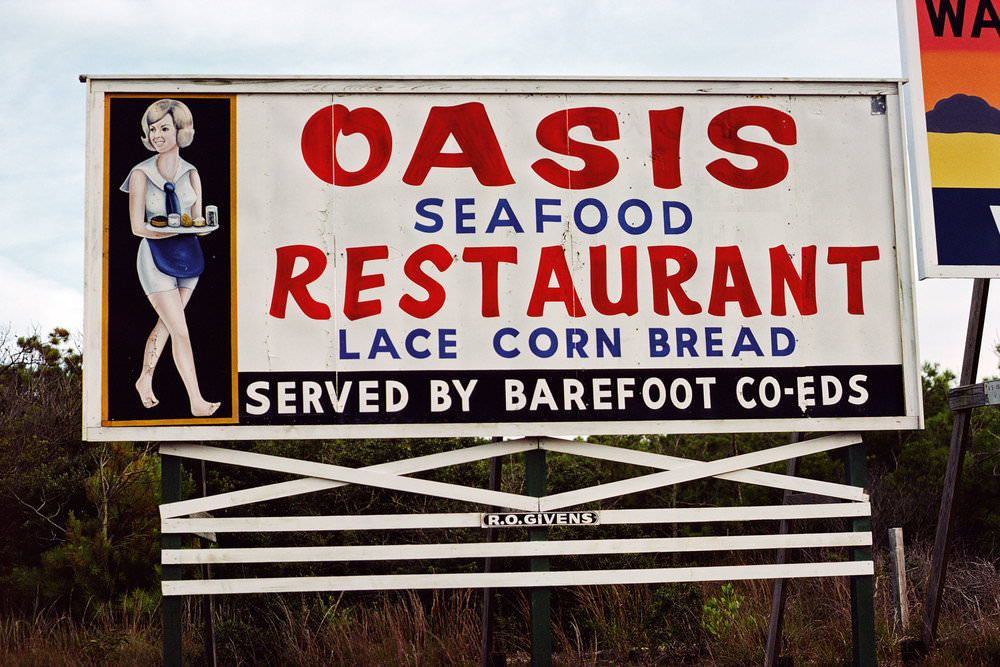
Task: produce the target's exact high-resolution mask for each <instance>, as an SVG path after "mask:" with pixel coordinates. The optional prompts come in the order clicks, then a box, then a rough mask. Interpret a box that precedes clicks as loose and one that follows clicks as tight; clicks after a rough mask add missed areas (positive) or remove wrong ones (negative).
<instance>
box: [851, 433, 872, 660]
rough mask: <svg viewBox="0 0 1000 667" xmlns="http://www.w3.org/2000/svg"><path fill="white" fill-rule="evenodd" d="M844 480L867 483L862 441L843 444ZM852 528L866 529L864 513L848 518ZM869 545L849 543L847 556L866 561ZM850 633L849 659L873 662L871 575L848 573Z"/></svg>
mask: <svg viewBox="0 0 1000 667" xmlns="http://www.w3.org/2000/svg"><path fill="white" fill-rule="evenodd" d="M845 468H846V471H845V472H846V473H847V474H846V476H847V483H848V484H850V485H851V486H857V487H861V488H866V487H867V486H868V465H867V463H866V462H865V446H864V443H860V444H857V445H852V446H851V447H848V448H847V459H846V461H845ZM851 528H852V530H853V531H854V532H856V533H857V532H870V531H871V520H870V519H869V518H868V517H863V518H855V519H852V520H851ZM871 559H872V548H871V546H866V547H853V548H852V549H851V560H854V561H862V560H863V561H870V560H871ZM851 634H852V636H853V642H852V644H853V647H854V648H853V654H854V655H853V662H852V664H853V665H855V667H867V666H869V665H871V666H874V665H875V664H877V661H876V659H875V587H874V582H873V581H872V576H871V575H861V576H852V577H851Z"/></svg>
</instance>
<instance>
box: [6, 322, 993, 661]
mask: <svg viewBox="0 0 1000 667" xmlns="http://www.w3.org/2000/svg"><path fill="white" fill-rule="evenodd" d="M0 355H3V356H2V357H0V663H2V664H14V665H43V664H74V665H76V664H79V665H91V664H95V665H96V664H102V665H104V664H112V665H114V664H122V665H127V664H140V663H149V662H151V663H155V662H157V661H158V659H159V655H160V646H159V644H160V639H159V632H160V628H159V592H158V582H159V569H158V565H157V563H158V561H159V535H158V527H159V519H158V512H157V504H158V502H159V498H158V495H159V458H158V455H157V453H156V450H155V447H153V446H151V444H150V443H140V442H136V443H131V442H116V443H84V442H82V441H81V440H80V431H81V426H80V424H81V419H80V397H81V368H82V360H81V358H80V355H79V353H78V352H77V351H76V350H75V349H74V345H73V341H72V340H71V337H70V335H69V334H68V332H66V331H63V330H56V331H53V332H52V333H51V334H50V335H48V336H46V337H40V336H28V337H23V338H18V339H16V340H12V339H10V338H9V337H8V338H7V339H3V337H2V336H0ZM952 380H953V377H952V376H951V374H950V373H948V372H946V371H941V370H940V369H939V368H937V367H935V366H926V367H925V368H924V373H923V382H924V405H925V412H926V422H927V427H926V429H925V430H923V431H912V432H899V433H896V432H880V433H869V434H864V439H865V443H866V451H867V455H868V462H869V480H870V486H871V492H872V499H873V503H874V507H875V514H874V516H873V535H874V538H875V548H874V554H875V560H876V570H877V572H876V586H875V590H876V618H877V628H876V630H877V637H878V651H879V660H880V662H882V663H883V664H898V663H899V661H900V656H899V642H900V640H901V639H903V638H904V637H906V636H910V637H914V636H916V635H917V634H918V633H919V623H920V614H921V608H920V605H921V603H922V599H923V586H924V583H925V581H926V578H927V572H928V570H929V568H930V554H929V551H930V548H929V545H930V543H931V541H932V540H933V536H934V527H935V523H936V521H937V510H938V504H939V501H940V494H941V484H942V477H943V471H944V465H945V460H946V458H947V451H948V439H949V436H950V430H951V415H950V413H949V411H948V408H947V391H948V388H949V383H950V382H951V381H952ZM998 437H1000V413H998V411H997V410H996V409H994V408H989V409H982V410H977V411H976V412H975V414H974V419H973V428H972V438H973V446H972V447H971V448H970V450H969V454H968V457H967V460H966V463H965V472H964V476H963V485H962V488H961V491H960V498H959V507H961V511H960V512H959V514H958V516H957V522H956V525H955V528H954V532H953V544H954V554H955V555H954V557H953V560H952V563H951V566H950V567H949V575H948V584H949V585H948V592H947V594H946V596H945V608H944V610H943V616H942V620H941V624H940V626H939V639H940V644H941V645H940V647H939V649H938V650H936V651H935V652H933V653H932V654H931V655H930V656H928V657H927V658H926V659H924V661H923V662H922V663H921V664H927V665H945V664H949V665H950V664H963V665H975V664H998V663H1000V621H998V619H1000V602H998V600H1000V578H998V575H997V571H996V563H997V561H998V559H1000V542H998V541H1000V484H998V481H997V476H998V474H1000V473H998V470H1000V440H998ZM593 440H594V441H595V442H599V443H603V444H609V445H615V446H621V447H630V448H635V449H641V450H645V451H650V452H656V453H662V454H669V455H672V456H680V457H685V458H692V459H701V460H712V459H717V458H721V457H725V456H731V455H733V454H739V453H746V452H749V451H754V450H758V449H762V448H766V447H772V446H775V445H779V444H784V443H786V442H787V441H788V436H787V434H749V435H703V436H693V435H670V436H667V435H650V436H605V437H599V438H594V439H593ZM473 442H474V441H473V440H459V439H410V440H399V441H393V442H389V441H374V440H360V441H323V442H297V441H280V442H270V441H261V442H250V443H229V444H228V446H232V447H236V448H244V449H249V450H252V451H257V452H261V453H267V454H273V455H279V456H289V457H296V458H303V459H309V460H315V461H321V462H328V463H337V464H339V465H347V466H353V467H359V466H365V465H372V464H375V463H381V462H384V461H389V460H395V459H401V458H410V457H414V456H420V455H425V454H430V453H434V452H438V451H442V450H446V449H453V448H456V447H463V446H468V445H469V444H473ZM770 469H771V470H772V471H773V472H784V464H780V465H778V464H776V465H774V466H772V467H771V468H770ZM548 470H549V490H550V492H553V493H558V492H560V491H566V490H570V489H574V488H579V487H582V486H590V485H593V484H598V483H607V482H612V481H615V480H619V479H624V478H627V477H629V476H632V475H635V474H636V473H637V472H646V471H642V470H640V471H636V470H635V469H634V468H632V467H630V466H626V465H624V464H618V463H613V462H598V461H594V460H589V459H584V458H581V457H574V456H568V455H562V454H552V453H550V454H549V457H548ZM801 474H802V475H803V476H807V477H811V478H814V479H825V480H830V481H841V480H842V479H843V476H844V471H843V462H842V461H841V459H840V458H839V455H829V456H827V455H819V456H812V457H809V458H807V459H805V460H804V461H803V462H802V472H801ZM421 476H422V477H426V478H430V479H436V480H441V481H447V482H453V483H461V484H467V485H470V486H479V487H483V486H486V485H487V480H488V463H487V462H477V463H472V464H466V465H461V466H455V467H453V468H449V469H443V470H436V471H433V472H429V473H426V474H422V475H421ZM285 479H287V477H284V476H282V475H278V474H273V473H268V472H265V471H255V470H248V469H242V470H239V471H237V470H234V469H232V468H228V467H225V466H209V469H208V480H207V484H208V487H209V490H210V492H211V493H218V492H224V491H230V490H234V489H238V488H246V487H250V486H255V485H258V484H265V483H270V482H275V481H283V480H285ZM522 485H523V460H522V459H521V457H507V458H505V460H504V466H503V475H502V483H501V487H502V489H503V490H505V491H514V492H520V491H522ZM187 486H188V488H187V490H186V494H187V495H192V494H193V492H194V484H193V482H192V481H191V478H190V477H188V478H187ZM780 502H781V492H780V491H778V490H773V489H766V488H763V487H752V486H741V485H737V484H733V483H731V482H726V481H723V480H707V481H704V482H699V483H695V484H685V485H681V486H678V487H668V488H663V489H657V490H653V491H647V492H643V493H638V494H633V495H630V496H628V497H623V498H617V499H613V500H611V501H608V502H606V503H603V504H600V505H599V507H601V508H605V509H607V508H616V509H618V508H640V507H695V506H728V505H734V504H774V503H780ZM241 509H242V510H243V511H242V512H236V511H233V512H231V514H232V515H234V516H237V515H240V514H245V513H246V509H245V508H241ZM468 510H469V508H468V507H467V506H465V505H463V504H461V503H457V502H452V501H446V500H442V499H435V498H427V497H418V496H413V495H410V494H405V493H394V492H375V491H372V490H370V489H366V488H360V487H354V486H350V487H345V488H342V489H337V490H335V491H329V492H323V493H316V494H306V495H303V496H294V497H290V498H285V499H282V500H279V501H270V502H267V503H263V504H261V505H260V507H259V508H255V509H254V510H253V511H254V513H261V514H266V515H276V516H285V515H296V514H381V513H399V512H413V511H424V512H445V511H468ZM220 515H224V513H220ZM810 523H813V522H800V523H799V524H797V525H796V526H795V528H794V529H795V530H797V531H806V530H811V529H815V528H818V529H823V530H828V529H831V528H833V529H838V530H839V529H843V528H842V522H840V523H837V522H815V524H816V525H808V524H810ZM893 526H902V527H903V528H904V534H905V536H906V540H907V544H906V549H907V552H906V553H907V575H908V579H909V585H910V589H909V599H910V608H911V622H910V626H909V627H906V628H900V627H897V626H896V625H895V623H894V621H893V613H892V607H891V602H890V600H889V584H888V578H887V573H888V570H889V567H888V563H887V561H886V549H887V544H886V541H887V540H886V533H887V529H888V528H889V527H893ZM576 530H577V531H578V530H579V529H576ZM589 530H592V531H593V532H592V533H588V535H591V534H592V535H594V536H598V535H599V536H601V537H636V536H640V535H643V536H649V537H672V536H696V535H720V534H730V535H734V534H747V533H750V532H752V531H755V530H767V531H773V530H774V526H773V525H768V526H755V525H752V524H740V523H735V522H734V523H723V524H711V525H708V524H706V525H702V524H689V525H666V526H600V527H597V528H595V529H589ZM410 533H412V534H410ZM569 536H578V534H577V533H574V532H573V529H569V528H561V529H552V538H553V539H560V538H564V537H569ZM221 539H222V540H223V544H222V545H223V546H229V547H236V546H265V545H278V544H290V543H291V540H294V544H296V545H300V546H307V545H312V544H316V545H319V544H322V545H337V544H344V545H348V544H364V543H370V544H375V543H379V542H381V541H383V540H385V539H391V540H393V541H395V540H397V539H408V540H410V541H412V542H414V543H417V542H438V541H442V540H455V541H472V540H481V539H482V534H481V531H479V530H478V529H477V530H472V529H469V530H465V531H450V532H447V533H444V532H437V531H424V532H420V533H417V531H409V532H408V534H407V535H405V536H404V537H402V538H400V537H399V536H398V535H393V536H391V538H386V537H385V536H384V535H377V534H368V533H360V532H343V533H337V534H326V533H304V534H300V535H294V536H291V537H289V536H287V535H285V536H275V535H272V534H255V535H225V536H222V537H221ZM501 539H523V535H522V534H519V533H518V532H517V529H511V530H509V531H505V532H504V535H503V536H502V537H501ZM823 556H824V557H828V558H842V557H846V554H844V553H838V552H836V551H833V552H830V553H827V554H823ZM772 557H773V556H772V555H768V554H763V555H759V556H753V555H750V556H747V555H746V554H744V555H742V556H737V555H733V554H719V553H715V554H663V555H660V554H653V555H646V554H642V555H639V554H634V555H627V556H620V557H605V556H601V557H574V558H564V559H561V560H559V561H558V562H555V561H554V567H558V568H560V569H572V568H577V567H615V568H620V567H679V566H688V565H702V564H721V563H730V562H733V563H735V562H748V561H747V559H748V558H749V559H751V560H750V561H749V562H768V561H767V559H769V558H772ZM811 557H816V554H815V553H813V554H809V553H794V552H793V558H811ZM741 558H742V559H743V560H740V559H741ZM753 558H756V559H757V560H756V561H753V560H752V559H753ZM522 565H523V564H521V563H516V562H513V561H505V560H503V559H501V560H499V562H497V563H496V565H495V567H496V568H497V569H504V568H507V569H515V568H519V567H521V566H522ZM354 567H355V566H353V565H352V564H349V563H342V564H304V565H299V564H296V565H282V564H278V565H273V566H260V567H257V568H254V569H252V571H248V570H247V569H245V568H244V567H243V566H239V567H237V566H229V567H228V568H227V567H219V568H218V570H217V572H216V573H215V574H214V576H217V577H226V576H279V575H289V574H297V575H310V574H348V573H355V569H354ZM366 567H367V568H368V569H366V571H368V572H373V573H378V572H397V573H410V572H411V573H419V572H430V571H440V570H442V569H444V568H446V567H450V568H452V569H453V571H477V570H479V569H480V567H481V563H478V562H459V563H456V564H452V565H447V564H442V563H440V562H433V561H415V560H411V561H399V562H387V563H382V564H376V565H373V566H371V567H368V566H366ZM789 588H790V593H789V599H788V603H787V607H786V615H785V625H784V642H783V649H784V650H783V652H784V654H785V655H786V656H789V657H791V658H792V659H793V660H794V661H795V664H822V665H826V664H841V663H843V662H844V661H846V660H848V657H849V654H850V641H851V636H850V601H849V594H848V590H847V585H846V582H845V581H842V580H831V579H824V580H796V581H794V582H791V583H790V586H789ZM481 595H482V593H481V592H480V591H436V592H431V591H428V592H420V593H413V592H409V593H406V592H399V593H382V594H376V593H353V594H313V595H284V596H281V595H270V596H228V597H227V596H223V597H220V598H218V599H217V600H216V602H215V608H216V623H215V626H216V645H217V651H218V654H219V657H220V661H221V662H222V664H260V663H268V662H270V663H273V664H282V665H286V664H287V665H306V664H308V665H315V664H333V665H336V664H344V665H348V664H349V665H355V664H393V665H396V664H399V665H439V664H440V665H451V664H477V663H478V659H479V641H480V639H479V633H480V605H481V600H482V598H481ZM495 600H496V603H497V616H496V618H497V630H496V650H497V651H499V652H502V653H504V654H506V656H507V659H508V664H526V662H527V660H528V657H527V656H528V649H529V646H528V637H527V628H528V619H527V614H528V612H527V609H528V603H527V599H526V597H525V595H524V593H522V592H521V591H516V590H510V591H504V592H502V593H499V594H496V597H495ZM552 600H553V601H552V604H553V612H552V613H553V621H554V628H553V630H554V647H555V652H556V664H572V665H612V664H614V665H620V664H643V665H645V664H650V665H652V664H727V665H743V664H760V663H761V662H762V660H763V652H764V635H765V634H766V631H767V618H768V611H769V605H770V583H769V582H754V581H751V582H743V581H740V582H719V583H705V584H666V585H649V586H607V587H576V588H566V589H557V590H555V591H554V592H553V598H552ZM200 614H201V608H200V605H199V604H197V601H196V600H189V601H188V602H187V606H186V607H185V649H184V650H185V654H186V655H187V656H188V658H189V660H190V661H191V664H196V661H198V660H201V659H202V657H203V655H204V650H205V647H204V646H203V645H202V641H201V625H202V619H201V617H200Z"/></svg>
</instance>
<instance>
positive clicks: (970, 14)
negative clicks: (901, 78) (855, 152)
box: [899, 0, 1000, 278]
mask: <svg viewBox="0 0 1000 667" xmlns="http://www.w3.org/2000/svg"><path fill="white" fill-rule="evenodd" d="M998 7H1000V5H998ZM899 8H900V19H901V21H900V23H901V32H902V36H903V60H904V66H905V69H906V71H907V74H908V77H909V80H910V82H909V84H908V85H907V86H906V89H907V92H906V94H907V96H908V97H909V99H908V104H907V107H908V109H909V111H910V114H909V115H910V119H909V123H910V129H911V135H912V144H913V154H912V156H911V160H913V173H914V174H915V175H916V178H915V187H914V190H913V191H914V197H915V199H916V202H917V204H916V206H915V209H916V213H917V254H918V270H919V271H920V275H921V277H957V278H996V277H1000V157H997V156H998V155H1000V84H998V83H997V81H996V77H995V76H994V75H993V73H994V72H995V71H996V68H997V67H998V66H1000V15H998V14H997V9H994V6H993V4H991V3H990V2H964V1H959V2H954V1H952V0H900V5H899Z"/></svg>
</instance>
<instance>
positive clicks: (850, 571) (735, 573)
mask: <svg viewBox="0 0 1000 667" xmlns="http://www.w3.org/2000/svg"><path fill="white" fill-rule="evenodd" d="M874 573H875V567H874V564H873V563H872V561H870V560H867V561H842V562H832V563H791V564H785V565H736V566H718V567H685V568H651V569H637V570H570V571H561V572H552V571H550V572H504V573H499V572H490V573H479V572H476V573H456V574H412V575H375V576H343V577H298V578H284V577H282V578H278V577H275V578H268V579H209V580H204V579H191V580H187V581H164V582H163V594H164V595H227V594H236V593H307V592H315V591H374V590H397V589H403V590H408V589H410V590H417V589H428V588H531V587H536V586H598V585H611V584H648V583H672V582H692V581H735V580H742V579H797V578H801V577H853V576H865V575H869V576H870V575H872V574H874Z"/></svg>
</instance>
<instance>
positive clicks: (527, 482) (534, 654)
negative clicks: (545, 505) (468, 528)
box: [524, 449, 552, 667]
mask: <svg viewBox="0 0 1000 667" xmlns="http://www.w3.org/2000/svg"><path fill="white" fill-rule="evenodd" d="M547 476H548V467H547V465H546V461H545V450H544V449H532V450H529V451H527V452H525V453H524V486H525V491H526V492H527V495H529V496H537V497H539V498H541V497H542V496H544V495H545V486H546V477H547ZM528 532H529V535H530V539H531V541H532V542H543V541H545V540H547V539H548V529H547V528H531V529H530V530H529V531H528ZM548 569H549V559H548V558H532V559H531V571H532V572H547V571H548ZM551 603H552V589H551V588H549V587H547V586H542V587H538V588H532V589H531V664H532V667H548V666H549V665H551V664H552V614H551Z"/></svg>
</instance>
